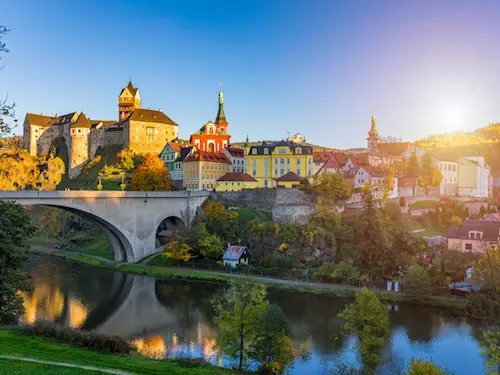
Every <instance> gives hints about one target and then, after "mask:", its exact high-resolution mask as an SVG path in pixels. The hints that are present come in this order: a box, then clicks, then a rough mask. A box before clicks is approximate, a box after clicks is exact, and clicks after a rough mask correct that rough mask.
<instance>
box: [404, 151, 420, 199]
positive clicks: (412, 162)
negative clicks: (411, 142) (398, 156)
mask: <svg viewBox="0 0 500 375" xmlns="http://www.w3.org/2000/svg"><path fill="white" fill-rule="evenodd" d="M406 176H407V177H410V178H411V179H412V186H413V195H415V187H416V185H417V178H418V176H420V164H419V163H418V158H417V154H416V152H412V153H411V156H410V159H409V160H408V166H407V168H406Z"/></svg>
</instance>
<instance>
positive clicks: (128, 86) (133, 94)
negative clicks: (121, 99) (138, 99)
mask: <svg viewBox="0 0 500 375" xmlns="http://www.w3.org/2000/svg"><path fill="white" fill-rule="evenodd" d="M126 89H128V91H130V93H131V94H132V96H135V95H136V94H137V90H138V89H137V88H136V87H134V85H132V81H129V82H128V85H127V87H125V88H124V89H122V91H121V92H120V95H121V94H123V92H124V91H125V90H126Z"/></svg>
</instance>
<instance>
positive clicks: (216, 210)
mask: <svg viewBox="0 0 500 375" xmlns="http://www.w3.org/2000/svg"><path fill="white" fill-rule="evenodd" d="M238 216H239V215H238V213H237V212H235V211H229V210H228V209H227V208H226V206H224V204H223V203H221V202H218V201H215V200H209V201H208V202H207V203H206V204H205V206H204V208H203V221H204V222H205V223H206V226H207V230H208V232H209V233H215V234H217V235H219V236H220V237H221V238H222V239H224V240H225V241H228V240H229V241H230V240H231V239H233V238H234V237H235V227H236V222H237V220H238Z"/></svg>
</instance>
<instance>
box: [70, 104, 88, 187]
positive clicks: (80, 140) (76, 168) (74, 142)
mask: <svg viewBox="0 0 500 375" xmlns="http://www.w3.org/2000/svg"><path fill="white" fill-rule="evenodd" d="M90 128H91V124H90V121H89V120H88V118H87V116H85V115H84V114H83V113H80V114H79V115H78V118H77V119H76V121H74V122H73V123H72V124H71V125H70V126H69V134H70V137H71V138H70V139H71V143H70V146H69V149H68V153H69V155H68V156H69V165H68V177H69V178H74V177H76V176H78V175H79V174H80V167H81V166H82V165H83V163H85V162H86V161H87V160H88V159H89V133H90Z"/></svg>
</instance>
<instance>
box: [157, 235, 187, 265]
mask: <svg viewBox="0 0 500 375" xmlns="http://www.w3.org/2000/svg"><path fill="white" fill-rule="evenodd" d="M191 250H192V249H191V246H189V245H188V244H187V243H186V242H185V241H184V238H182V237H181V236H179V235H178V234H174V235H173V236H172V237H171V238H170V240H169V241H168V243H167V244H166V245H165V248H164V249H163V255H164V256H166V257H167V258H169V259H174V260H178V261H181V262H189V260H190V259H191V253H190V251H191Z"/></svg>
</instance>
